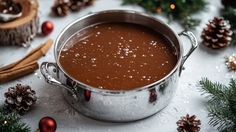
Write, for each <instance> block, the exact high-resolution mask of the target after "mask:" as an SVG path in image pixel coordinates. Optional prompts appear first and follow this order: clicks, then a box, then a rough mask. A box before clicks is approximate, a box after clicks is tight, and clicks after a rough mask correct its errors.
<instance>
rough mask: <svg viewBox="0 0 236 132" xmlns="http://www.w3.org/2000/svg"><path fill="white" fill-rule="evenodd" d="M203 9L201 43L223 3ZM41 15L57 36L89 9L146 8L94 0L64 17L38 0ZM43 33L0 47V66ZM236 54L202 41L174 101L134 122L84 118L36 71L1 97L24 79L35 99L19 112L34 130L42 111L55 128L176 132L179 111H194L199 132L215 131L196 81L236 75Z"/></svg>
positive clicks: (46, 0) (48, 1) (2, 88)
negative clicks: (235, 62) (235, 60)
mask: <svg viewBox="0 0 236 132" xmlns="http://www.w3.org/2000/svg"><path fill="white" fill-rule="evenodd" d="M208 2H209V5H208V6H207V8H206V10H204V11H202V12H200V13H199V14H196V16H197V17H199V18H200V19H202V23H201V25H200V26H199V27H197V29H196V30H195V31H193V32H194V34H195V35H196V36H197V38H198V40H199V42H200V41H201V39H200V34H201V31H202V28H203V27H204V26H205V24H206V23H207V22H208V20H209V19H212V18H213V17H214V16H218V15H219V11H220V9H221V8H222V6H221V3H220V0H217V1H216V0H214V1H210V0H209V1H208ZM39 3H40V12H39V15H40V20H41V22H43V21H45V20H50V21H52V22H53V23H54V26H55V29H54V31H53V33H52V34H50V36H48V37H50V38H52V39H54V40H55V39H56V37H57V36H58V34H59V33H60V31H61V30H62V29H63V28H64V27H65V26H66V25H67V24H69V23H70V22H72V21H73V20H75V19H77V18H80V17H81V16H83V15H86V14H88V13H90V12H96V11H101V10H108V9H124V10H125V9H128V10H136V11H141V12H144V10H143V9H142V8H139V7H137V6H122V5H121V3H122V0H97V1H96V2H95V5H94V6H91V7H89V8H86V9H83V10H81V11H80V12H77V13H72V14H69V15H68V16H66V17H63V18H57V17H53V16H51V15H50V8H51V6H52V5H53V0H39ZM155 17H157V18H159V19H161V20H163V21H164V22H167V21H168V20H167V19H166V18H165V17H163V16H160V15H159V16H155ZM170 26H171V27H172V28H173V30H174V31H175V32H177V33H178V32H181V31H182V30H183V29H182V27H181V26H180V25H179V24H178V23H176V22H172V23H170ZM46 39H47V37H40V36H37V37H36V38H35V40H34V41H33V42H32V45H31V46H30V47H29V48H22V47H7V46H5V47H0V67H1V66H3V65H6V64H8V63H11V62H13V61H15V60H17V59H20V58H22V57H23V56H24V55H26V53H27V52H29V51H30V50H32V49H33V48H35V47H37V46H38V45H39V44H41V43H42V42H44V41H46ZM182 41H183V44H184V47H185V48H186V49H187V48H188V45H189V42H188V41H187V40H186V39H183V40H182ZM232 53H236V50H235V47H229V48H226V49H223V50H210V49H207V48H205V47H204V46H199V48H198V49H197V50H196V51H195V52H194V53H193V54H192V55H191V57H190V58H189V59H188V60H187V61H186V63H185V68H186V69H185V70H184V71H183V73H182V76H181V78H180V83H179V86H178V89H177V92H176V95H175V97H174V98H173V100H172V102H171V103H170V104H169V106H168V107H166V108H165V109H164V110H162V111H161V112H160V113H158V114H156V115H154V116H152V117H150V118H148V119H145V120H141V121H137V122H131V123H107V122H100V121H96V120H93V119H89V118H87V117H84V116H82V115H80V114H78V113H76V112H75V111H74V110H73V109H72V108H71V107H70V106H69V105H68V104H67V103H66V102H65V101H64V99H63V97H62V95H61V92H60V89H59V88H57V87H55V86H52V85H49V84H47V83H46V82H45V81H44V80H43V78H42V75H41V73H40V71H39V70H37V71H36V72H35V73H34V74H31V75H28V76H26V77H23V78H21V79H18V80H15V81H11V82H9V83H5V84H1V85H0V101H1V103H3V102H4V95H3V94H4V92H6V91H7V88H8V87H10V86H14V85H15V84H17V83H22V84H28V85H30V86H32V88H33V89H35V90H36V92H37V95H38V101H37V104H36V105H35V107H34V108H33V109H32V110H31V111H30V112H29V113H27V114H26V115H24V116H23V121H24V122H26V123H28V124H29V125H30V126H31V128H32V131H36V129H37V128H38V121H39V120H40V119H41V118H42V117H44V116H51V117H53V118H55V119H56V121H57V124H58V128H57V132H144V131H145V132H176V128H177V126H176V121H177V120H178V119H179V118H180V117H181V116H183V115H186V114H187V113H189V114H191V115H192V114H195V115H196V116H197V117H198V118H199V119H200V120H201V122H202V125H201V131H202V132H215V131H216V130H215V129H214V128H212V127H211V126H209V125H208V121H209V119H208V118H207V111H206V107H205V106H206V101H207V100H206V99H205V98H204V97H203V96H201V92H199V88H198V87H197V86H196V84H197V82H198V81H199V80H200V79H201V78H202V77H209V78H210V79H211V80H214V81H220V82H222V83H228V81H229V79H230V78H232V77H234V78H235V77H236V73H235V72H228V70H227V68H226V66H225V64H224V61H225V59H224V57H225V56H229V55H231V54H232ZM43 61H51V62H54V56H53V48H51V49H50V51H49V53H47V55H46V56H45V57H43V58H42V59H40V61H39V63H41V62H43Z"/></svg>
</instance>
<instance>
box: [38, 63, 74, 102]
mask: <svg viewBox="0 0 236 132" xmlns="http://www.w3.org/2000/svg"><path fill="white" fill-rule="evenodd" d="M50 67H51V68H53V70H59V69H58V66H57V64H55V63H51V62H43V63H42V64H41V66H40V71H41V73H42V75H43V77H44V78H45V80H46V82H47V83H49V84H53V85H57V86H62V87H63V88H65V89H66V90H68V91H70V92H71V93H72V95H73V96H74V98H75V99H78V98H77V95H76V91H75V90H74V89H71V88H69V87H68V86H67V85H65V84H63V83H61V82H60V81H58V80H57V79H55V78H54V77H52V75H51V74H50V72H49V70H50V69H49V68H50Z"/></svg>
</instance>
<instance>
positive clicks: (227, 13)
mask: <svg viewBox="0 0 236 132" xmlns="http://www.w3.org/2000/svg"><path fill="white" fill-rule="evenodd" d="M222 16H223V17H224V18H225V19H226V20H229V23H230V25H231V28H232V30H233V36H232V42H231V43H232V44H233V45H236V7H233V6H226V7H225V8H224V9H223V10H222Z"/></svg>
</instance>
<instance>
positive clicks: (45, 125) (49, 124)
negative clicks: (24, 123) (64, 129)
mask: <svg viewBox="0 0 236 132" xmlns="http://www.w3.org/2000/svg"><path fill="white" fill-rule="evenodd" d="M56 129H57V123H56V121H55V120H54V119H53V118H52V117H48V116H46V117H43V118H42V119H40V121H39V130H40V132H55V131H56Z"/></svg>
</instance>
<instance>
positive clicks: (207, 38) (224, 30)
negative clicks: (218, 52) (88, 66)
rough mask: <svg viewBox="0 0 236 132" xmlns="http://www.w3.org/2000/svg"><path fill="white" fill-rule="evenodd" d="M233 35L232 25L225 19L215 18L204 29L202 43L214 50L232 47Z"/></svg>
mask: <svg viewBox="0 0 236 132" xmlns="http://www.w3.org/2000/svg"><path fill="white" fill-rule="evenodd" d="M232 34H233V32H232V31H231V29H230V24H229V23H228V22H227V21H225V20H224V19H223V18H220V17H215V18H214V19H213V20H211V21H209V24H207V27H205V28H204V29H203V31H202V35H201V38H202V43H203V44H204V45H206V46H207V47H210V48H213V49H220V48H224V47H227V46H229V45H230V43H231V40H232V38H231V36H232Z"/></svg>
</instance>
